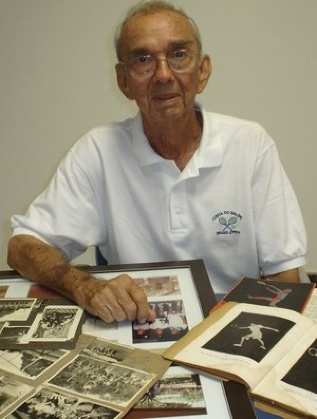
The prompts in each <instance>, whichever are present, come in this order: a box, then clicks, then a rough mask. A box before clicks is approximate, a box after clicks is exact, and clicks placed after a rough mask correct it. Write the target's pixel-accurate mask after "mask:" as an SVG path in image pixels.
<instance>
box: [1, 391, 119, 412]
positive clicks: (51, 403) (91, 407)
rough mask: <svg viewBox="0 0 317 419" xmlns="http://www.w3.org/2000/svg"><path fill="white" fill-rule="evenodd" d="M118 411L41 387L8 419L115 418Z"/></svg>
mask: <svg viewBox="0 0 317 419" xmlns="http://www.w3.org/2000/svg"><path fill="white" fill-rule="evenodd" d="M118 414H119V412H116V411H115V410H113V409H110V408H108V407H104V406H99V405H97V404H95V403H92V402H90V401H87V400H84V399H81V398H78V397H74V396H69V395H65V394H60V393H58V392H55V391H51V390H49V389H41V390H40V391H39V392H38V393H36V394H35V395H34V396H33V397H31V398H30V399H28V400H27V401H26V402H24V403H23V404H22V405H21V406H19V407H18V409H16V410H15V411H14V412H13V413H12V414H11V415H10V416H9V417H8V419H34V418H41V419H97V418H99V419H101V418H102V419H115V418H116V417H117V416H118Z"/></svg>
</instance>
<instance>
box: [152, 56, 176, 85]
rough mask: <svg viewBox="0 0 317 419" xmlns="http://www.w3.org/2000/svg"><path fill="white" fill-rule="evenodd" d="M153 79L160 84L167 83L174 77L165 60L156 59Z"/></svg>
mask: <svg viewBox="0 0 317 419" xmlns="http://www.w3.org/2000/svg"><path fill="white" fill-rule="evenodd" d="M154 77H155V78H156V80H158V81H160V82H162V83H166V82H169V81H170V80H171V79H172V78H173V77H174V73H173V71H172V70H171V68H170V66H169V64H168V61H167V59H166V58H163V57H162V58H157V60H156V68H155V73H154Z"/></svg>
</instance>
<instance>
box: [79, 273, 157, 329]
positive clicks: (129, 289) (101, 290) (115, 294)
mask: <svg viewBox="0 0 317 419" xmlns="http://www.w3.org/2000/svg"><path fill="white" fill-rule="evenodd" d="M74 297H75V300H76V301H77V302H78V304H79V305H80V306H82V307H83V308H84V309H85V310H87V311H88V312H89V313H91V314H93V315H95V316H97V317H100V318H101V319H102V320H104V321H105V322H106V323H111V322H113V321H115V320H116V321H122V320H135V319H136V320H138V321H139V322H145V321H146V320H148V321H153V320H154V319H155V313H154V312H153V310H151V309H150V308H149V305H148V303H147V297H146V294H145V292H144V290H143V289H142V288H140V287H138V286H137V285H136V284H135V282H134V280H133V279H132V278H131V277H130V276H129V275H126V274H122V275H119V276H117V277H116V278H114V279H111V280H109V281H106V280H99V279H96V278H93V277H89V278H88V279H86V280H85V281H83V282H82V283H81V284H79V285H78V287H77V288H76V290H75V291H74Z"/></svg>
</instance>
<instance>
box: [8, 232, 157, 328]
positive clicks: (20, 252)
mask: <svg viewBox="0 0 317 419" xmlns="http://www.w3.org/2000/svg"><path fill="white" fill-rule="evenodd" d="M8 264H9V265H10V266H11V267H12V268H13V269H16V270H17V271H18V272H19V273H20V274H21V275H22V276H23V277H25V278H29V279H31V280H33V281H35V282H38V283H39V284H41V285H44V286H47V287H49V288H51V289H53V290H55V291H57V292H59V293H60V294H62V295H63V296H65V297H67V298H69V299H71V300H73V301H75V302H76V303H77V304H78V305H80V306H81V307H83V308H84V309H85V310H87V311H88V312H89V313H91V314H93V315H95V316H98V317H100V318H101V319H103V320H104V321H105V322H107V323H110V322H112V321H114V320H117V321H121V320H126V319H128V320H134V319H137V320H139V321H144V320H146V319H148V320H153V318H154V316H153V312H152V311H151V310H150V309H149V306H148V304H147V298H146V295H145V292H144V290H143V289H142V288H140V287H138V286H137V285H136V284H135V282H134V280H133V279H132V278H131V277H129V276H128V275H126V274H123V275H119V276H117V277H116V278H114V279H112V280H110V281H103V280H98V279H97V278H94V277H93V276H91V275H90V274H89V273H87V272H83V271H80V270H79V269H76V267H74V266H72V265H70V264H69V263H68V262H67V261H66V259H65V257H64V256H63V254H62V253H61V252H60V251H59V250H58V249H57V248H55V247H52V246H49V245H48V244H46V243H44V242H42V241H41V240H39V239H37V238H35V237H33V236H31V235H17V236H14V237H12V238H11V239H10V241H9V244H8Z"/></svg>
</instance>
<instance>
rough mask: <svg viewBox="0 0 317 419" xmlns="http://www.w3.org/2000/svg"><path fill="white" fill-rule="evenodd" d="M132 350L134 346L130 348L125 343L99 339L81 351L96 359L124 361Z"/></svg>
mask: <svg viewBox="0 0 317 419" xmlns="http://www.w3.org/2000/svg"><path fill="white" fill-rule="evenodd" d="M132 351H133V348H132V347H129V348H128V347H124V346H123V345H116V344H112V343H110V342H106V341H102V340H101V339H99V340H98V342H97V343H96V344H94V343H91V344H90V345H88V346H87V347H86V348H84V349H82V350H81V353H82V354H83V355H85V356H88V357H93V358H95V359H101V360H103V361H107V362H113V363H118V362H122V361H123V360H124V359H125V358H126V357H127V356H128V355H130V354H131V352H132Z"/></svg>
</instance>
